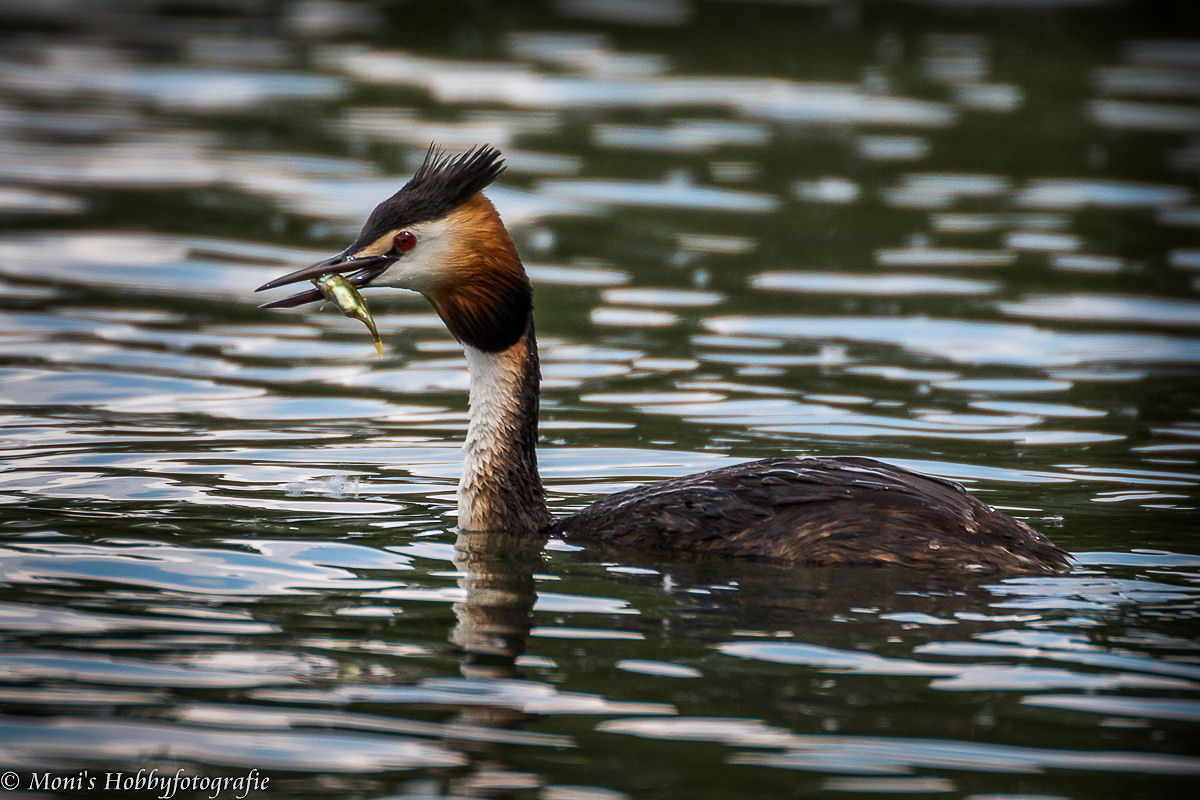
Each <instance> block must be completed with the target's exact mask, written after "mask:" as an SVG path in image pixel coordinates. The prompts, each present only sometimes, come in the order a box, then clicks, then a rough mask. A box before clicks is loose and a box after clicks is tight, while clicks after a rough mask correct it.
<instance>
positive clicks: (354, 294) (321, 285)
mask: <svg viewBox="0 0 1200 800" xmlns="http://www.w3.org/2000/svg"><path fill="white" fill-rule="evenodd" d="M313 284H314V285H315V286H316V287H317V289H318V290H320V292H321V294H322V295H323V296H324V297H325V299H326V300H328V301H330V302H331V303H333V304H334V305H335V306H337V307H338V310H339V311H341V312H342V313H343V314H345V315H346V316H347V317H352V318H353V319H356V320H359V321H360V322H362V324H363V325H366V326H367V329H368V330H370V331H371V340H372V341H374V342H375V351H376V352H377V353H379V356H380V358H382V357H383V340H382V339H380V338H379V331H378V329H376V327H375V318H374V317H372V316H371V310H370V309H369V308H367V301H366V300H363V296H362V295H361V294H359V293H358V289H355V288H354V285H353V284H352V283H350V281H348V280H346V279H345V278H343V277H342V276H341V275H339V274H337V273H336V272H333V273H330V274H328V275H322V276H321V277H319V278H314V279H313Z"/></svg>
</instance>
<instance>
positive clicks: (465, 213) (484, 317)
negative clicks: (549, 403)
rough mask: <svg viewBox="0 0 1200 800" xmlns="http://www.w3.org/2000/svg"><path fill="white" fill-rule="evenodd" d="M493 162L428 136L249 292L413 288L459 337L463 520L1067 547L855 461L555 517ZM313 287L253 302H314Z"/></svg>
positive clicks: (522, 298)
mask: <svg viewBox="0 0 1200 800" xmlns="http://www.w3.org/2000/svg"><path fill="white" fill-rule="evenodd" d="M503 171H504V162H503V159H502V157H501V154H500V152H499V151H497V150H496V149H494V148H492V147H490V146H486V145H485V146H480V147H476V148H474V149H472V150H469V151H468V152H466V153H463V154H461V155H457V156H452V155H445V154H441V153H439V152H438V151H437V150H436V149H435V148H433V147H431V148H430V150H429V153H428V154H427V155H426V157H425V160H424V162H423V163H422V164H421V166H420V168H418V169H417V171H416V173H415V174H414V175H413V177H412V179H411V180H410V181H409V182H408V183H407V184H405V185H404V187H403V188H401V189H400V191H398V192H396V194H394V195H393V196H391V197H389V198H388V199H387V200H384V201H383V202H382V203H380V204H379V205H378V206H377V207H376V208H375V210H374V211H372V212H371V214H370V216H369V217H368V218H367V221H366V223H365V224H364V225H363V228H362V231H361V232H360V233H359V234H358V237H357V238H356V239H355V240H354V242H353V243H352V244H351V245H350V246H349V247H347V248H346V249H345V250H343V251H342V252H340V253H338V254H337V255H335V256H333V257H332V258H329V259H327V260H325V261H322V262H320V263H317V264H314V265H312V266H310V267H305V268H304V269H300V270H297V271H295V272H292V273H290V274H288V275H284V276H283V277H281V278H277V279H275V280H273V281H270V282H269V283H267V284H265V285H263V286H261V287H259V291H261V290H263V289H271V288H274V287H277V286H283V285H286V284H290V283H296V282H300V281H306V280H310V281H311V280H316V279H321V278H322V277H323V276H326V275H331V274H339V275H342V276H344V278H345V280H346V281H348V282H349V284H350V285H351V286H353V287H354V288H356V289H361V288H363V287H367V286H389V287H398V288H402V289H410V290H413V291H417V292H420V293H421V294H423V295H424V296H425V297H426V298H427V299H428V300H429V302H430V303H431V304H432V305H433V308H434V310H435V311H436V312H437V314H438V316H439V317H441V319H442V321H443V322H444V323H445V325H446V327H447V328H448V329H449V330H450V333H451V334H453V335H454V337H455V338H457V339H458V340H459V341H460V342H461V343H462V345H463V349H464V351H465V354H466V360H467V368H468V371H469V372H470V378H471V387H470V423H469V425H468V428H467V438H466V443H465V445H464V464H463V471H462V477H461V479H460V481H459V485H458V523H459V526H460V528H461V529H463V530H480V531H518V532H528V533H529V534H530V535H534V534H541V535H551V536H558V537H561V538H563V539H565V540H566V541H568V542H572V543H576V544H581V545H585V546H591V547H603V548H612V549H619V550H623V551H642V552H648V553H652V554H657V555H660V556H670V557H677V556H688V557H692V556H709V557H743V558H757V559H769V560H778V561H787V562H798V563H805V564H820V565H836V564H874V565H900V566H906V567H931V568H935V569H936V568H943V569H945V568H953V569H963V570H967V571H972V572H995V571H1004V572H1054V571H1061V570H1064V569H1066V568H1067V567H1068V566H1069V563H1070V562H1069V558H1068V556H1067V554H1066V553H1065V552H1064V551H1063V550H1061V549H1059V548H1058V547H1056V546H1055V545H1054V544H1053V543H1051V542H1050V541H1049V540H1048V539H1046V538H1045V537H1044V536H1042V535H1041V534H1039V533H1038V532H1037V531H1035V530H1034V529H1033V528H1031V527H1029V526H1028V525H1026V524H1025V523H1023V522H1020V521H1018V520H1015V519H1013V518H1012V517H1009V516H1008V515H1006V514H1003V513H1001V512H999V511H996V510H995V509H993V508H991V507H990V506H988V505H986V504H984V503H982V502H980V501H979V500H978V499H976V498H975V497H973V496H971V495H970V494H968V493H967V492H966V490H964V489H963V487H962V486H960V485H959V484H957V483H954V482H952V481H948V480H944V479H941V478H935V477H930V476H927V475H921V474H919V473H916V472H912V471H909V470H907V469H902V468H900V467H896V466H892V465H890V464H885V463H883V462H880V461H875V460H873V459H868V458H851V457H847V458H834V457H830V458H817V457H813V458H804V457H783V458H769V459H766V460H762V461H752V462H748V463H744V464H738V465H735V466H731V467H725V468H722V469H716V470H712V471H709V472H703V473H699V474H696V475H689V476H686V477H682V478H674V479H671V480H666V481H662V482H660V483H655V484H650V485H647V486H641V487H638V488H634V489H630V490H627V491H623V492H618V493H616V494H612V495H610V496H608V497H606V498H604V499H602V500H600V501H598V502H596V503H594V504H592V505H591V506H589V507H588V508H585V509H584V510H582V511H579V512H577V513H575V514H571V515H569V516H566V517H563V518H560V519H555V518H554V517H552V516H551V514H550V512H549V511H548V509H547V507H546V500H545V495H544V492H543V490H542V481H541V477H540V476H539V474H538V467H537V454H536V445H537V431H538V397H539V381H540V378H541V372H540V369H539V366H538V349H537V342H536V339H535V337H534V326H533V290H532V287H531V286H530V282H529V277H528V276H527V275H526V273H525V269H524V267H523V266H522V264H521V259H520V257H519V256H518V255H517V249H516V246H515V245H514V244H513V241H512V238H511V237H510V236H509V234H508V230H507V229H506V228H505V227H504V223H503V222H501V220H500V215H499V214H498V213H497V212H496V209H495V208H494V207H493V206H492V204H491V202H490V201H489V200H488V199H487V198H486V197H484V195H483V193H482V192H483V190H484V189H485V188H486V187H487V186H489V185H490V184H491V183H492V182H493V181H495V180H496V179H497V178H498V177H499V176H500V174H501V173H502V172H503ZM321 298H322V293H321V291H320V289H318V288H313V289H309V290H307V291H304V292H301V293H299V294H295V295H292V296H290V297H287V298H284V299H282V300H276V301H274V302H271V303H267V304H265V305H264V306H263V307H264V308H272V307H290V306H297V305H302V304H305V303H309V302H312V301H315V300H320V299H321Z"/></svg>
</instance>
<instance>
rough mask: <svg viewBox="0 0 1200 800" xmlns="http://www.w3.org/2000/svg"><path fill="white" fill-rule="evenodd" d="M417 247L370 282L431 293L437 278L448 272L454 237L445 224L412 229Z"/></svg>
mask: <svg viewBox="0 0 1200 800" xmlns="http://www.w3.org/2000/svg"><path fill="white" fill-rule="evenodd" d="M411 230H412V232H413V233H414V234H416V237H417V244H416V246H415V247H413V249H412V250H409V251H408V252H407V253H405V254H404V255H402V256H400V258H399V259H397V261H396V263H395V264H393V265H392V266H390V267H388V270H387V272H385V273H383V274H382V275H380V276H379V278H378V279H376V280H374V281H372V283H373V284H374V285H376V286H391V287H395V288H397V289H411V290H413V291H417V292H424V291H427V290H429V289H432V288H433V286H434V285H435V284H436V283H437V282H438V278H439V276H441V275H442V274H444V273H445V271H446V270H447V269H448V268H449V264H450V255H451V252H452V251H453V247H454V237H453V232H452V230H451V229H450V226H449V225H448V224H447V223H446V222H445V221H444V220H438V221H435V222H427V223H423V224H421V225H419V226H417V225H414V226H413V227H412V229H411Z"/></svg>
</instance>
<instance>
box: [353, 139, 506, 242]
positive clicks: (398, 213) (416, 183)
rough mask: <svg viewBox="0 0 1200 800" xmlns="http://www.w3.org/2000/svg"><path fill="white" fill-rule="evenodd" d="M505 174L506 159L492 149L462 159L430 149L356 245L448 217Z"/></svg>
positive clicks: (472, 152)
mask: <svg viewBox="0 0 1200 800" xmlns="http://www.w3.org/2000/svg"><path fill="white" fill-rule="evenodd" d="M503 172H504V157H503V156H502V155H501V154H500V151H499V150H497V149H496V148H494V147H492V146H491V145H487V144H484V145H480V146H478V147H474V148H472V149H470V150H468V151H467V152H465V153H462V154H461V155H447V154H446V153H444V152H442V151H441V150H439V149H438V147H437V145H430V146H429V151H428V152H427V153H426V154H425V160H424V161H422V162H421V166H420V167H418V168H417V171H416V172H415V173H414V174H413V176H412V178H411V179H410V180H409V182H408V183H406V184H404V186H403V188H401V189H400V191H398V192H396V193H395V194H394V195H392V196H391V197H389V198H388V199H387V200H384V201H383V202H382V203H380V204H379V205H377V206H376V207H375V210H374V211H372V212H371V216H369V217H368V218H367V222H366V224H365V225H363V229H362V232H361V233H359V235H358V239H357V240H355V245H357V246H363V245H366V244H368V243H370V242H373V241H375V240H376V239H378V238H379V237H380V236H382V235H383V234H385V233H387V232H388V231H390V230H394V229H396V228H403V227H405V226H407V225H412V224H414V223H417V222H423V221H425V220H430V219H437V218H438V217H442V216H445V215H446V214H448V213H449V212H450V211H452V210H454V209H455V208H457V207H458V206H460V205H462V204H463V203H464V202H466V201H467V200H468V199H470V198H471V197H473V196H474V195H475V194H476V193H477V192H481V191H483V190H484V189H486V188H487V187H488V186H489V185H491V184H492V182H493V181H495V180H496V179H497V178H499V177H500V175H501V173H503Z"/></svg>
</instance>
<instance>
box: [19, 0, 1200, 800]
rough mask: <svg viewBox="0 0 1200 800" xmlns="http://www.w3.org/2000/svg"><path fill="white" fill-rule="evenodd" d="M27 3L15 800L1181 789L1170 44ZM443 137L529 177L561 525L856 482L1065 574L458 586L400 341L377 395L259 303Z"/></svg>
mask: <svg viewBox="0 0 1200 800" xmlns="http://www.w3.org/2000/svg"><path fill="white" fill-rule="evenodd" d="M27 6H29V4H24V3H0V31H3V32H2V33H0V405H2V407H0V448H2V451H0V458H2V459H3V461H0V503H2V505H0V528H2V532H0V536H2V537H3V541H0V580H2V583H0V585H2V586H3V595H2V596H0V706H2V708H0V772H4V771H11V773H12V774H13V775H14V776H15V777H16V780H17V782H18V783H17V788H16V789H15V790H13V791H8V792H6V793H5V796H7V797H21V796H45V795H46V794H51V795H55V796H62V797H75V796H89V797H113V796H119V797H130V798H133V797H158V796H159V795H160V794H161V793H162V791H161V790H157V791H152V790H149V789H146V788H136V787H135V788H129V789H123V788H112V784H111V783H109V784H108V787H107V788H106V782H109V781H112V780H116V779H114V778H112V777H111V776H113V775H116V774H117V773H122V774H123V775H124V776H126V777H129V776H132V775H136V774H137V771H138V770H147V771H148V770H152V769H158V770H159V771H160V773H163V772H165V773H167V774H170V775H174V774H175V772H176V770H178V769H180V768H182V769H183V770H184V773H183V774H184V775H186V776H193V777H195V776H202V777H205V778H209V779H211V778H222V777H223V778H229V779H231V780H232V779H234V778H238V777H245V776H247V775H248V774H249V773H250V771H251V770H255V769H256V770H258V775H259V776H265V777H267V778H269V784H268V786H267V788H266V789H261V788H260V789H255V790H254V791H251V792H249V794H248V796H250V797H256V798H264V797H270V798H282V797H303V798H311V797H338V798H342V797H345V798H360V797H361V798H385V797H386V798H398V797H405V798H433V797H516V798H539V799H540V800H610V798H623V797H637V798H728V797H771V798H775V797H794V796H809V795H817V794H820V795H828V796H835V797H852V796H857V797H876V796H880V795H889V794H903V795H906V796H913V795H917V796H923V795H929V796H937V797H949V798H953V797H962V798H973V800H999V799H1000V798H1004V799H1005V800H1015V799H1016V798H1027V799H1028V800H1034V799H1035V798H1037V799H1038V800H1040V799H1041V798H1049V797H1053V798H1108V797H1112V798H1130V797H1145V798H1159V797H1182V796H1185V795H1186V794H1187V793H1188V791H1189V789H1190V788H1191V787H1193V786H1194V785H1195V781H1196V776H1197V775H1198V774H1200V754H1198V753H1197V752H1196V751H1197V744H1198V739H1200V737H1198V735H1197V731H1198V728H1197V723H1198V722H1200V644H1198V642H1197V618H1198V615H1200V529H1198V526H1197V519H1198V517H1197V514H1196V503H1197V499H1198V492H1197V484H1198V483H1200V468H1198V466H1197V459H1198V458H1200V369H1198V366H1200V300H1197V297H1196V295H1197V292H1198V290H1200V203H1198V202H1197V196H1198V194H1200V192H1198V189H1197V176H1198V174H1200V104H1198V101H1200V88H1198V87H1200V36H1197V31H1198V30H1200V26H1198V25H1197V17H1196V15H1195V12H1193V11H1191V10H1190V8H1189V6H1188V5H1187V4H1174V5H1172V4H1141V3H1130V4H1125V5H1122V4H1111V5H1110V4H1104V3H1097V4H1073V3H1054V2H1047V3H1027V2H1013V3H1003V2H995V3H991V2H989V3H959V4H951V3H945V4H939V3H891V2H862V3H851V2H844V3H836V2H831V3H821V2H816V3H804V4H798V6H797V7H792V6H789V5H787V4H775V3H762V4H758V3H733V2H699V0H697V1H696V2H687V1H686V0H676V1H675V2H667V1H666V0H657V1H656V2H644V3H624V4H622V3H592V2H583V0H559V2H554V3H546V4H528V5H514V4H489V3H483V2H473V3H463V4H436V5H435V4H413V5H411V6H402V7H398V8H382V7H379V8H377V7H375V6H372V5H367V4H355V3H324V2H294V3H287V4H265V3H251V2H238V1H237V0H234V1H233V2H228V3H222V4H219V5H218V6H216V7H214V8H208V7H206V6H204V5H201V4H195V5H188V4H172V3H151V2H147V3H117V2H114V3H112V4H111V5H108V4H105V3H102V2H101V3H91V2H82V0H66V1H65V2H62V3H57V4H54V5H53V6H45V5H36V4H35V5H34V6H32V7H27ZM431 141H437V142H439V143H441V144H442V145H444V146H446V147H447V148H449V149H451V150H455V149H465V148H466V147H468V146H470V145H472V144H476V143H482V142H489V143H492V144H494V145H497V146H499V147H500V148H501V149H502V150H504V151H505V154H506V156H507V158H508V162H509V165H510V168H509V171H508V173H507V174H506V175H505V176H504V178H503V179H502V180H501V182H500V183H499V184H498V185H497V186H496V187H494V189H493V190H491V191H490V192H489V194H490V196H491V197H492V199H493V200H494V201H495V203H496V205H497V207H498V208H499V209H500V211H501V213H502V215H503V216H504V218H505V220H506V222H508V224H509V226H510V228H511V229H512V232H513V235H514V238H515V239H516V240H517V243H518V246H519V247H520V249H521V252H522V255H523V257H524V260H525V262H526V264H527V266H528V267H529V270H530V273H531V275H532V277H533V279H534V283H535V286H536V292H537V294H536V301H537V314H536V322H537V329H538V333H539V338H540V340H541V346H542V358H543V365H544V373H545V381H544V391H543V414H542V420H543V427H542V449H541V451H540V460H541V463H542V466H543V472H544V475H545V478H546V481H547V487H548V490H549V492H550V494H551V498H550V499H551V503H552V506H553V508H554V509H555V510H556V511H568V510H570V509H574V508H578V507H581V506H582V505H584V504H586V503H587V502H589V501H591V500H592V499H594V498H596V497H598V496H601V495H603V494H606V493H608V492H610V491H614V490H616V489H620V488H624V487H627V486H631V485H635V484H637V483H642V482H646V481H651V480H655V479H658V478H662V477H666V476H672V475H680V474H686V473H688V472H693V471H698V470H701V469H705V468H709V467H714V466H719V465H721V464H726V463H733V462H736V461H739V460H744V459H750V458H756V457H765V456H768V455H774V454H780V453H791V454H816V453H820V454H827V455H834V454H838V455H848V454H857V455H867V456H872V457H875V458H880V459H885V460H889V461H893V462H895V463H899V464H902V465H906V466H911V467H915V468H918V469H921V470H923V471H926V472H930V473H934V474H938V475H944V476H947V477H951V478H954V479H956V480H959V481H962V482H964V483H966V484H967V485H968V486H969V487H970V488H971V490H972V491H974V492H975V493H977V494H978V495H979V496H981V497H983V498H985V499H986V500H987V502H989V503H992V504H993V505H996V506H998V507H1000V508H1003V509H1005V510H1007V511H1008V512H1009V513H1012V514H1014V515H1015V516H1018V517H1020V518H1022V519H1025V520H1027V521H1029V522H1030V524H1032V525H1034V526H1035V527H1037V528H1039V529H1041V530H1042V531H1044V532H1045V533H1047V534H1048V535H1049V536H1051V537H1052V538H1053V539H1054V540H1055V541H1056V542H1058V543H1059V544H1061V545H1062V546H1064V547H1066V548H1067V549H1069V550H1070V551H1071V552H1072V553H1073V554H1075V556H1076V559H1077V566H1076V568H1075V569H1074V570H1073V571H1072V572H1071V573H1070V574H1068V575H1065V576H1060V577H1053V578H1047V577H1038V578H1008V579H1004V578H996V577H993V578H978V577H974V578H971V577H967V576H964V575H962V574H960V573H958V572H957V571H955V570H952V569H947V570H945V571H941V572H938V573H935V574H912V573H897V572H891V571H888V570H849V569H840V570H835V569H801V568H794V567H792V568H783V567H775V566H770V565H762V564H745V563H667V562H663V561H658V560H648V559H646V558H644V557H636V556H630V557H628V558H617V557H615V556H613V554H611V553H610V554H600V553H589V552H586V551H578V550H576V549H574V548H569V547H567V546H565V545H562V544H561V543H555V542H551V543H550V545H549V546H548V548H547V549H546V550H544V551H536V550H535V551H533V552H530V551H529V549H528V548H527V547H522V546H520V543H519V542H513V541H506V540H504V538H503V537H495V538H491V539H489V538H480V537H474V538H470V539H464V540H460V541H457V542H456V530H455V527H454V525H455V520H454V487H455V485H456V481H457V474H458V469H459V451H458V447H459V443H460V441H461V439H462V436H463V433H464V430H465V425H466V392H465V389H466V385H467V374H466V369H465V364H464V363H463V361H462V358H461V354H460V351H459V347H458V345H457V344H456V343H455V342H454V341H453V340H452V339H451V338H450V336H449V335H448V334H447V333H446V332H445V331H444V329H443V328H442V327H441V325H440V323H439V322H438V320H437V318H436V317H435V316H434V315H433V314H432V312H431V311H430V309H429V308H428V306H427V304H426V303H425V302H424V301H423V300H422V299H421V298H419V297H415V296H408V295H405V294H403V293H399V292H389V291H388V290H378V291H375V292H373V293H371V294H370V295H369V300H370V301H371V304H372V308H373V309H374V311H375V312H376V317H377V319H378V321H379V323H380V328H381V330H382V331H383V333H384V339H385V342H386V343H387V346H388V350H387V354H386V357H385V358H383V359H378V358H376V357H375V356H374V353H373V350H372V347H371V344H370V340H369V338H368V336H367V334H366V333H365V331H364V330H363V329H362V327H361V326H360V325H359V324H358V323H356V322H353V321H350V320H345V319H343V318H341V317H340V316H338V315H337V314H335V313H333V312H331V311H328V310H327V311H326V312H324V313H318V312H317V311H316V310H315V309H307V310H296V311H262V310H259V309H258V308H257V307H256V306H257V303H259V302H261V301H262V296H261V295H254V294H253V289H254V287H256V286H258V285H259V284H261V283H263V282H264V281H266V280H268V279H270V278H272V277H274V276H276V275H278V274H281V273H282V272H283V271H285V270H288V269H292V268H295V267H297V266H300V265H304V264H307V263H311V262H312V261H315V260H317V259H319V258H323V257H324V256H326V255H329V254H332V253H334V252H337V251H338V250H341V249H342V248H343V247H344V246H345V244H346V243H347V242H348V241H349V239H350V237H352V236H353V234H354V233H355V232H357V229H358V227H359V225H360V224H361V220H362V218H363V216H364V215H365V214H366V213H367V212H368V211H369V210H370V209H371V208H372V207H373V206H374V204H375V203H376V202H378V201H379V200H381V199H383V198H384V197H386V196H388V195H390V194H391V193H392V192H394V191H395V190H396V189H397V188H398V187H399V186H400V185H401V184H402V183H403V182H404V181H405V180H406V178H407V176H408V175H409V174H410V173H411V170H412V169H413V168H414V166H415V164H416V163H418V162H419V159H420V157H421V155H422V154H423V152H424V150H425V148H426V147H427V146H428V144H429V142H431ZM456 544H457V545H458V547H457V550H456ZM614 558H615V559H616V560H612V559H614ZM35 775H36V776H48V777H46V778H38V779H37V780H40V781H43V783H39V784H37V786H43V787H44V786H47V785H51V784H47V783H45V781H47V780H51V779H54V778H57V779H58V782H57V783H54V784H52V787H53V788H51V789H49V790H45V791H43V790H39V789H37V788H36V787H35V788H33V789H31V781H33V780H34V777H33V776H35ZM0 780H8V778H7V777H3V776H0ZM89 781H94V782H95V785H94V786H91V787H90V788H89ZM77 786H82V787H83V788H76V787H77ZM3 788H4V789H9V786H8V784H7V783H5V784H4V786H3ZM211 795H212V791H211V790H206V791H194V790H187V789H184V790H182V791H180V792H179V793H178V794H177V795H176V796H178V797H202V796H203V797H207V796H211ZM220 796H221V797H234V796H239V790H238V789H237V788H236V787H226V788H225V789H224V790H223V791H222V793H221V794H220Z"/></svg>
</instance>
